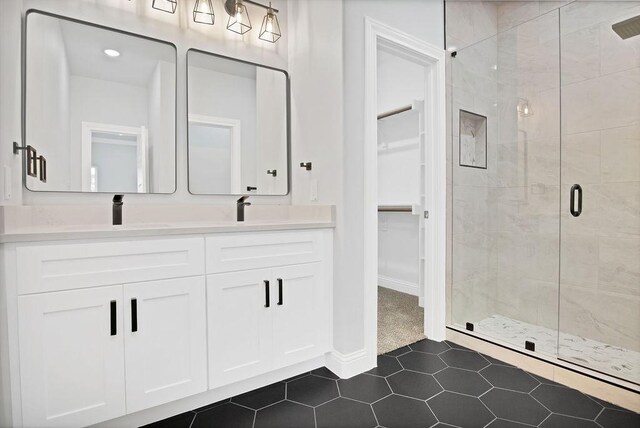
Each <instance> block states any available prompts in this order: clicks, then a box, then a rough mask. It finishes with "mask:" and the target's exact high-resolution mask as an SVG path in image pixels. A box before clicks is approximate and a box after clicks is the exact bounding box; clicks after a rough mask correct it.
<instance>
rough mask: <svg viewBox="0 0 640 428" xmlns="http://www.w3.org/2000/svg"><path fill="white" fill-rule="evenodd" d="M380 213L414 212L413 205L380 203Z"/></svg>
mask: <svg viewBox="0 0 640 428" xmlns="http://www.w3.org/2000/svg"><path fill="white" fill-rule="evenodd" d="M378 212H379V213H382V212H384V213H410V212H413V207H412V206H411V205H378Z"/></svg>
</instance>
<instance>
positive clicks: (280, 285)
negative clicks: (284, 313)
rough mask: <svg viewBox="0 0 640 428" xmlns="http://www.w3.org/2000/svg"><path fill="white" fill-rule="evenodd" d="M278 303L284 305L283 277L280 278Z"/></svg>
mask: <svg viewBox="0 0 640 428" xmlns="http://www.w3.org/2000/svg"><path fill="white" fill-rule="evenodd" d="M278 305H280V306H282V278H278Z"/></svg>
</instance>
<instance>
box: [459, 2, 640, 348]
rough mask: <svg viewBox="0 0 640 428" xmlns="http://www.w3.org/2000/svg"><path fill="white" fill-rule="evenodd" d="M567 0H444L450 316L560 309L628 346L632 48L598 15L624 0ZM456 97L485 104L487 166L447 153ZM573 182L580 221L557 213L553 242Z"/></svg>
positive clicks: (636, 318) (565, 321) (633, 175)
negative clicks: (451, 50) (581, 192)
mask: <svg viewBox="0 0 640 428" xmlns="http://www.w3.org/2000/svg"><path fill="white" fill-rule="evenodd" d="M567 3H570V2H567V1H560V2H548V1H547V2H537V1H533V2H447V3H446V5H447V11H446V12H447V46H448V47H452V46H455V48H456V49H457V50H458V51H459V53H458V55H457V57H456V58H455V59H453V60H451V59H450V58H449V60H448V61H449V62H448V64H447V91H448V97H447V99H448V102H449V104H448V118H447V120H448V129H449V130H450V132H449V138H450V140H449V141H451V144H450V150H449V153H448V154H449V156H450V157H451V159H450V160H452V162H449V165H450V170H449V175H448V178H449V180H448V189H447V190H448V194H449V198H448V204H449V209H450V210H451V209H452V210H453V215H452V217H451V221H450V224H449V235H448V236H449V237H450V240H449V242H448V243H449V245H450V247H449V248H450V252H449V254H452V258H451V259H450V260H449V265H448V280H449V281H448V284H449V287H450V288H449V293H450V294H449V297H450V298H449V304H450V306H449V314H450V317H451V319H450V322H451V323H454V324H464V322H465V321H479V320H481V319H483V318H485V317H488V316H490V315H493V314H501V315H504V316H508V317H511V318H514V319H518V320H521V321H525V322H529V323H532V324H537V325H542V326H544V327H548V328H552V329H557V328H558V311H559V310H560V323H561V324H560V328H561V330H562V331H565V332H568V333H572V334H578V335H583V336H587V337H590V338H592V339H595V340H599V341H602V342H605V343H613V344H617V345H620V346H624V347H627V348H630V349H637V347H638V346H639V344H640V337H638V334H639V330H640V329H638V326H639V325H640V314H639V313H638V311H637V307H638V303H639V302H638V299H640V289H639V285H640V258H639V257H638V254H640V236H639V231H640V216H639V215H638V213H639V212H640V187H639V183H640V178H639V177H640V162H638V159H640V124H639V123H638V118H639V117H640V93H638V90H639V88H640V49H639V45H638V43H635V44H632V45H631V46H628V47H626V48H624V52H622V51H621V49H623V48H621V47H620V44H619V43H618V40H616V39H615V37H617V36H616V35H615V34H614V33H613V32H612V31H611V23H613V22H616V21H614V19H615V18H617V17H618V16H619V15H620V14H619V13H615V12H614V13H613V15H614V16H608V15H607V14H609V15H611V10H616V9H617V8H623V9H625V11H626V12H628V9H629V7H632V6H629V4H628V2H627V6H625V5H624V3H621V4H619V5H616V4H614V5H613V7H612V2H606V3H605V2H574V3H572V4H567ZM561 6H564V7H562V8H561V9H560V11H558V10H557V9H558V8H559V7H561ZM635 7H637V3H636V6H635ZM560 14H562V17H561V18H562V30H561V31H562V32H561V34H560V32H559V28H560V21H559V20H560ZM594 17H601V18H602V19H601V22H599V23H597V24H595V23H594ZM560 35H561V36H562V38H561V39H560ZM479 41H481V42H480V43H477V42H479ZM560 42H562V43H560ZM470 45H473V46H471V47H468V48H467V49H463V48H465V47H466V46H470ZM561 45H562V56H561V55H560V54H561V52H560V46H561ZM593 46H598V48H597V49H594V48H593ZM561 58H562V59H561ZM561 60H562V74H561V72H560V70H561V68H560V65H561V64H560V61H561ZM452 61H453V63H452ZM561 79H562V80H561ZM561 82H562V88H561ZM560 90H562V102H563V105H562V108H563V110H562V113H563V115H562V117H563V123H562V132H563V134H562V159H563V162H564V163H563V165H562V169H561V168H560V159H561V158H560V155H561V153H560V150H561V144H560V139H561V134H560V132H561V126H560V125H561V124H560V117H561V115H560ZM522 102H526V103H528V105H529V106H530V108H531V110H532V112H533V114H532V115H529V116H526V117H525V116H522V115H519V114H518V112H517V106H518V103H522ZM460 108H462V109H467V110H471V111H473V112H476V113H479V114H483V115H486V116H487V117H488V123H489V129H488V136H489V138H488V168H487V169H486V170H481V169H472V168H465V167H460V166H459V165H458V110H459V109H460ZM616 146H617V147H616ZM605 147H606V150H605ZM561 171H562V183H563V185H562V186H560V179H561V174H560V172H561ZM576 182H579V183H581V184H583V187H584V188H585V195H589V199H585V209H584V214H583V215H582V216H581V217H580V218H579V222H576V221H573V222H570V221H569V219H568V218H566V217H563V218H562V222H563V223H562V225H563V228H562V231H563V235H562V242H563V244H562V249H560V240H559V234H558V231H559V229H560V214H559V212H558V204H559V202H558V201H559V200H560V199H562V204H563V206H562V213H563V215H565V214H564V213H568V207H567V206H566V205H567V203H568V201H567V200H565V199H568V198H560V196H561V193H560V192H561V191H562V195H568V188H569V187H570V186H571V185H572V184H573V183H576ZM567 215H568V214H567ZM569 238H570V239H569ZM559 252H562V256H563V257H562V260H563V265H562V269H561V267H560V262H559V260H560V257H559V256H560V254H559ZM568 261H571V263H567V262H568ZM559 272H560V274H561V277H562V280H561V283H562V287H561V299H562V300H561V305H560V308H559V307H558V276H559ZM452 284H453V285H452ZM630 300H631V302H634V303H633V304H632V303H630Z"/></svg>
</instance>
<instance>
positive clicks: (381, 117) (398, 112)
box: [378, 104, 413, 120]
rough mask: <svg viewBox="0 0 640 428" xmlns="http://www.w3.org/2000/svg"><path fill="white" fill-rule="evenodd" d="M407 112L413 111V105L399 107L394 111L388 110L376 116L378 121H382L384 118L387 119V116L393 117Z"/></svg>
mask: <svg viewBox="0 0 640 428" xmlns="http://www.w3.org/2000/svg"><path fill="white" fill-rule="evenodd" d="M409 110H413V105H411V104H409V105H407V106H404V107H399V108H397V109H394V110H389V111H387V112H384V113H380V114H379V115H378V120H380V119H384V118H386V117H389V116H395V115H396V114H400V113H404V112H405V111H409Z"/></svg>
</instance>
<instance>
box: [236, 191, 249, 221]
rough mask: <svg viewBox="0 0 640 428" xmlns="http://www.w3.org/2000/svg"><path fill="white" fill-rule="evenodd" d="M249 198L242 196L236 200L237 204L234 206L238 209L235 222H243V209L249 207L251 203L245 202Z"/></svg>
mask: <svg viewBox="0 0 640 428" xmlns="http://www.w3.org/2000/svg"><path fill="white" fill-rule="evenodd" d="M248 197H249V196H242V197H241V198H240V199H238V202H237V204H236V206H237V208H238V210H237V211H238V216H237V220H238V221H244V207H246V206H248V205H251V202H245V201H246V200H247V198H248Z"/></svg>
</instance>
